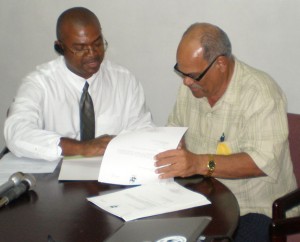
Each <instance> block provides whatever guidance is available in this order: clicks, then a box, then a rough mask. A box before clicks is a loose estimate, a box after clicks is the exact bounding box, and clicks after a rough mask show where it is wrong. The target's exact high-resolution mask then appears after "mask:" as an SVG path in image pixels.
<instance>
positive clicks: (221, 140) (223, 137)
mask: <svg viewBox="0 0 300 242" xmlns="http://www.w3.org/2000/svg"><path fill="white" fill-rule="evenodd" d="M224 140H225V134H224V132H223V134H222V135H221V137H220V142H224Z"/></svg>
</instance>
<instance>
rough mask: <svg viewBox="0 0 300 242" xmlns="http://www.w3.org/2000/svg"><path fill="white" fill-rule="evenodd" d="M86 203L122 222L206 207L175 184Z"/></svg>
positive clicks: (203, 200) (145, 187)
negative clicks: (122, 220)
mask: <svg viewBox="0 0 300 242" xmlns="http://www.w3.org/2000/svg"><path fill="white" fill-rule="evenodd" d="M87 199H88V201H90V202H92V203H94V204H95V205H97V206H98V207H100V208H102V209H104V210H106V211H107V212H109V213H112V214H114V215H115V216H118V217H120V218H123V219H124V220H125V221H130V220H134V219H138V218H143V217H148V216H152V215H157V214H162V213H167V212H173V211H177V210H182V209H187V208H192V207H197V206H202V205H207V204H210V201H209V200H208V199H207V198H206V197H205V196H203V195H202V194H200V193H197V192H193V191H190V190H188V189H186V188H184V187H183V186H181V185H179V184H177V183H176V182H173V183H168V184H163V185H161V184H147V185H142V186H137V187H133V188H129V189H124V190H121V191H117V192H113V193H110V194H105V195H100V196H96V197H91V198H87Z"/></svg>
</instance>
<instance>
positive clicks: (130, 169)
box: [98, 127, 187, 185]
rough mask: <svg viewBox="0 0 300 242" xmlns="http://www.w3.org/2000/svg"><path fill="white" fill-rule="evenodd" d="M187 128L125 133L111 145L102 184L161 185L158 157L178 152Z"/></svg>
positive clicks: (104, 164)
mask: <svg viewBox="0 0 300 242" xmlns="http://www.w3.org/2000/svg"><path fill="white" fill-rule="evenodd" d="M186 130H187V128H186V127H153V128H146V129H141V130H134V131H124V132H121V133H120V134H119V135H118V136H117V137H115V138H114V139H113V140H112V141H111V142H110V143H109V144H108V146H107V148H106V151H105V154H104V157H103V161H102V165H101V168H100V173H99V178H98V181H100V182H105V183H112V184H121V185H140V184H147V183H154V182H155V183H161V182H167V181H168V180H164V181H162V180H160V179H159V178H158V175H157V174H155V169H156V168H155V166H154V162H155V160H154V156H155V155H157V154H158V153H160V152H162V151H166V150H170V149H176V148H177V146H178V144H179V142H180V140H181V138H182V136H183V135H184V133H185V132H186Z"/></svg>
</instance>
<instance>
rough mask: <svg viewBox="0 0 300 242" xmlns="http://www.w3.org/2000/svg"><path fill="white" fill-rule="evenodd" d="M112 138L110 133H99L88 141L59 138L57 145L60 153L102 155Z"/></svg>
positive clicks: (65, 154)
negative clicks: (99, 134)
mask: <svg viewBox="0 0 300 242" xmlns="http://www.w3.org/2000/svg"><path fill="white" fill-rule="evenodd" d="M113 138H114V136H111V135H101V136H99V137H97V138H95V139H92V140H88V141H78V140H75V139H70V138H61V139H60V143H59V146H60V147H61V149H62V155H64V156H72V155H82V156H100V155H103V154H104V152H105V149H106V147H107V145H108V143H109V142H110V141H111V140H112V139H113Z"/></svg>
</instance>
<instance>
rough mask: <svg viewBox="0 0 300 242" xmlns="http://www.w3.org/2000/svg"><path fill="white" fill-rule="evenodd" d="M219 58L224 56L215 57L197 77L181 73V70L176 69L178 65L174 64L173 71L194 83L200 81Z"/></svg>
mask: <svg viewBox="0 0 300 242" xmlns="http://www.w3.org/2000/svg"><path fill="white" fill-rule="evenodd" d="M220 56H224V55H218V56H216V57H215V59H213V61H212V62H211V63H210V64H209V65H208V67H206V69H205V70H204V71H203V72H202V73H200V74H199V75H198V76H195V75H193V74H188V73H184V72H182V71H181V70H179V69H178V63H176V64H175V66H174V70H175V71H176V72H177V73H178V74H179V75H180V76H182V77H189V78H192V79H193V80H195V81H200V80H201V79H202V78H203V77H204V76H205V74H206V73H207V72H208V71H209V69H210V68H211V67H212V65H213V64H214V63H215V61H216V60H217V59H218V58H219V57H220Z"/></svg>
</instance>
